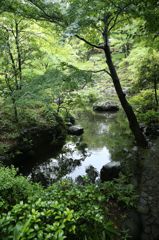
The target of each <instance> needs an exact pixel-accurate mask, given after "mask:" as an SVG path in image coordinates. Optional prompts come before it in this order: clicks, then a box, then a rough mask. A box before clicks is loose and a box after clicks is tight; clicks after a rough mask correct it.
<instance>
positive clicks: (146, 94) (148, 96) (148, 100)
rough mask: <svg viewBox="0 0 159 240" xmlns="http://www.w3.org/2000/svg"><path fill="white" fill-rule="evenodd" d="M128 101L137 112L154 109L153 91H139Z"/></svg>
mask: <svg viewBox="0 0 159 240" xmlns="http://www.w3.org/2000/svg"><path fill="white" fill-rule="evenodd" d="M130 101H131V104H132V105H133V106H134V107H135V110H136V111H137V112H147V111H148V110H152V109H154V107H155V100H154V96H153V91H152V90H150V89H147V90H142V91H140V93H138V94H137V95H135V96H133V97H131V99H130Z"/></svg>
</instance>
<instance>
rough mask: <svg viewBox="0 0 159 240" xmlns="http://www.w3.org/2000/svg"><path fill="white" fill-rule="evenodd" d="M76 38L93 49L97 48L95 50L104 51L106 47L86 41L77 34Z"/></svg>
mask: <svg viewBox="0 0 159 240" xmlns="http://www.w3.org/2000/svg"><path fill="white" fill-rule="evenodd" d="M75 37H77V38H78V39H80V40H81V41H83V42H85V43H87V44H88V45H89V46H91V47H95V48H98V49H102V50H104V47H103V46H100V45H96V44H93V43H91V42H89V41H88V40H86V39H85V38H83V37H80V36H79V35H77V34H76V35H75Z"/></svg>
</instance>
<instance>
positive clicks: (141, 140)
mask: <svg viewBox="0 0 159 240" xmlns="http://www.w3.org/2000/svg"><path fill="white" fill-rule="evenodd" d="M104 52H105V57H106V63H107V65H108V68H109V71H110V75H111V78H112V81H113V84H114V87H115V90H116V93H117V95H118V98H119V100H120V103H121V105H122V107H123V109H124V111H125V113H126V116H127V118H128V121H129V126H130V129H131V131H132V133H133V134H134V136H135V140H136V143H137V145H138V146H141V147H147V145H148V143H147V140H146V138H145V136H144V134H143V133H142V131H141V129H140V126H139V123H138V121H137V118H136V116H135V113H134V111H133V109H132V107H131V105H130V104H129V103H128V101H127V99H126V97H125V93H124V92H123V90H122V87H121V84H120V80H119V77H118V74H117V72H116V69H115V66H114V64H113V61H112V57H111V51H110V47H109V45H108V41H107V42H106V43H105V47H104Z"/></svg>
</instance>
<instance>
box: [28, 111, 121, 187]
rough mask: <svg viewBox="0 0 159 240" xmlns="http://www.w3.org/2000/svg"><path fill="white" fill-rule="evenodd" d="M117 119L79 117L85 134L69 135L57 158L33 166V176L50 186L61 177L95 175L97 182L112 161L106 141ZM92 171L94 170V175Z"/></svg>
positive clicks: (87, 115)
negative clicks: (99, 174)
mask: <svg viewBox="0 0 159 240" xmlns="http://www.w3.org/2000/svg"><path fill="white" fill-rule="evenodd" d="M115 117H116V115H115V114H97V113H93V112H87V113H80V114H78V120H77V121H78V123H79V124H80V125H81V126H82V127H83V128H84V134H83V135H82V136H80V137H77V136H69V137H68V139H67V143H66V144H65V145H64V146H63V149H62V151H61V153H60V154H59V155H58V156H56V158H55V157H53V158H49V159H48V160H47V161H45V162H43V163H42V164H40V165H38V166H36V167H34V168H33V169H32V172H31V174H30V177H31V178H32V179H33V180H35V181H41V182H43V183H44V184H48V183H51V182H53V181H56V180H57V179H60V178H62V177H70V178H72V179H73V180H75V179H77V178H78V176H79V175H80V176H84V175H86V174H87V175H91V173H92V175H91V176H92V181H94V179H95V178H96V177H97V175H98V174H97V172H99V171H100V169H101V168H102V166H103V165H105V164H107V163H108V162H110V161H111V154H110V151H109V149H108V147H107V142H108V141H107V140H108V135H109V134H108V133H109V128H110V125H111V124H112V122H113V121H114V118H115ZM90 166H91V167H92V168H91V167H90ZM90 169H91V170H90ZM92 169H94V170H95V171H94V173H93V171H92ZM95 172H96V173H95ZM44 180H45V181H44Z"/></svg>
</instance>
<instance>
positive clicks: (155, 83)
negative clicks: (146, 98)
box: [154, 77, 158, 108]
mask: <svg viewBox="0 0 159 240" xmlns="http://www.w3.org/2000/svg"><path fill="white" fill-rule="evenodd" d="M154 90H155V101H156V108H158V97H157V79H156V77H155V78H154Z"/></svg>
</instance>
